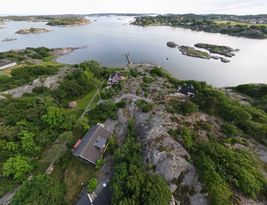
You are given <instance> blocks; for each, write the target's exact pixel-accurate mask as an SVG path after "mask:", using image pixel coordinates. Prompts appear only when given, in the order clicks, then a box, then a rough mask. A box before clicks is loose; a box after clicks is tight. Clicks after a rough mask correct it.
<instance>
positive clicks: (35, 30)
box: [16, 28, 51, 34]
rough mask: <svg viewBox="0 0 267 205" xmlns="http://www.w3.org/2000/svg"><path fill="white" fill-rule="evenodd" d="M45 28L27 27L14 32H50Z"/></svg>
mask: <svg viewBox="0 0 267 205" xmlns="http://www.w3.org/2000/svg"><path fill="white" fill-rule="evenodd" d="M50 31H51V30H48V29H46V28H29V29H20V30H18V31H17V32H16V34H37V33H46V32H50Z"/></svg>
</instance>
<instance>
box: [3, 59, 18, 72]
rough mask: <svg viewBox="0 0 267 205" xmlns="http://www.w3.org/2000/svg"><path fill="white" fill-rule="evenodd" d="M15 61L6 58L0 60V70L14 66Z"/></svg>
mask: <svg viewBox="0 0 267 205" xmlns="http://www.w3.org/2000/svg"><path fill="white" fill-rule="evenodd" d="M16 65H17V63H16V62H12V61H8V60H0V70H4V69H7V68H11V67H13V66H16Z"/></svg>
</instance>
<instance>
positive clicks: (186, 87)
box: [179, 85, 196, 95]
mask: <svg viewBox="0 0 267 205" xmlns="http://www.w3.org/2000/svg"><path fill="white" fill-rule="evenodd" d="M179 92H180V93H183V94H185V95H187V93H195V92H196V90H195V88H194V86H193V85H183V86H182V87H181V89H180V90H179Z"/></svg>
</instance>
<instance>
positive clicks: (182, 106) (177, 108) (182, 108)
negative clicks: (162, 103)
mask: <svg viewBox="0 0 267 205" xmlns="http://www.w3.org/2000/svg"><path fill="white" fill-rule="evenodd" d="M166 109H167V111H168V112H171V113H179V114H183V115H185V114H190V113H193V112H197V111H198V106H197V105H196V104H195V103H193V102H191V101H190V100H186V101H180V100H179V99H172V100H170V101H169V102H168V103H167V105H166Z"/></svg>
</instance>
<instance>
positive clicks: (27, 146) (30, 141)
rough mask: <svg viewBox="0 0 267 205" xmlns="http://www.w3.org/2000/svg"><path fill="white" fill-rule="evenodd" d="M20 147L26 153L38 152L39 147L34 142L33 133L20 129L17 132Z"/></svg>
mask: <svg viewBox="0 0 267 205" xmlns="http://www.w3.org/2000/svg"><path fill="white" fill-rule="evenodd" d="M19 136H20V139H21V144H22V149H23V150H24V152H25V154H27V155H32V154H34V155H36V154H38V153H39V152H40V150H41V148H40V147H39V146H37V145H36V144H35V142H34V133H32V132H28V131H26V130H22V131H21V132H20V133H19Z"/></svg>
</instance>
